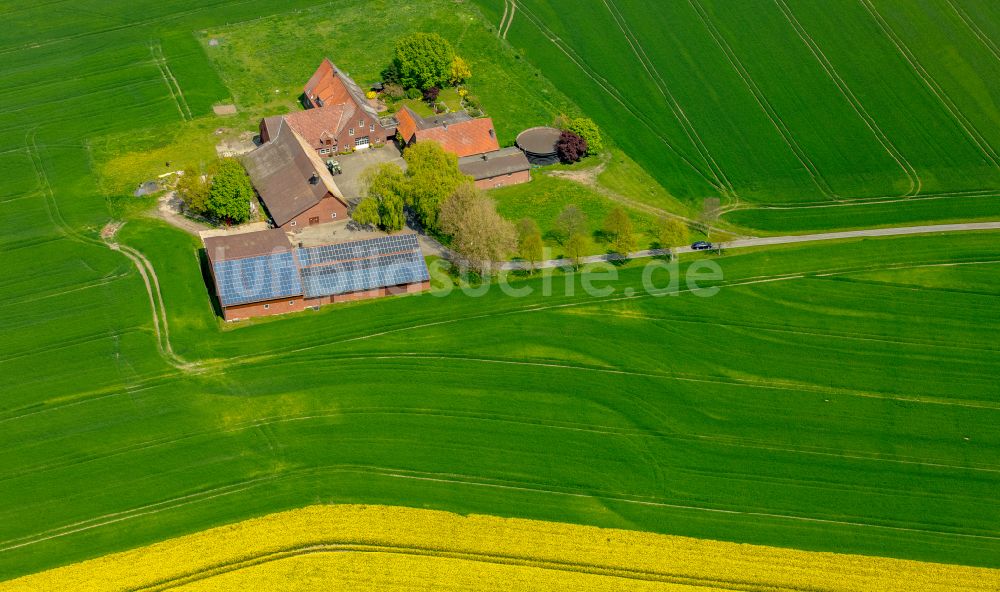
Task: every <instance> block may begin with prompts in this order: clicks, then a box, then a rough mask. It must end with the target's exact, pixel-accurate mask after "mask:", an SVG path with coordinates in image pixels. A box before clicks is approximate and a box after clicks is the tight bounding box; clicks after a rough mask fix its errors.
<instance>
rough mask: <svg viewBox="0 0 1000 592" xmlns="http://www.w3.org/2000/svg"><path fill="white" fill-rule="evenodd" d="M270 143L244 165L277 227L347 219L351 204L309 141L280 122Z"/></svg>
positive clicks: (286, 124) (244, 162)
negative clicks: (349, 204)
mask: <svg viewBox="0 0 1000 592" xmlns="http://www.w3.org/2000/svg"><path fill="white" fill-rule="evenodd" d="M272 131H273V135H272V136H270V137H269V141H268V142H267V143H265V144H263V145H261V146H259V147H258V148H257V149H256V150H254V151H252V152H250V153H248V154H247V155H246V156H244V157H243V164H244V166H245V167H246V169H247V172H248V173H249V174H250V180H251V181H253V186H254V188H255V189H256V190H257V194H258V195H259V196H260V199H261V201H262V202H264V207H265V208H266V209H267V213H268V214H269V215H270V216H271V219H272V220H274V224H275V226H277V227H279V228H283V229H287V230H294V229H296V228H301V227H303V226H312V225H316V224H322V223H325V222H334V221H338V220H346V219H347V201H346V200H345V199H344V196H343V194H342V193H341V192H340V189H339V188H338V187H337V184H336V183H335V182H334V180H333V175H331V174H330V171H329V169H328V168H327V167H326V165H325V164H324V163H323V161H322V160H321V159H320V157H319V155H318V154H317V153H316V151H315V150H313V149H312V147H310V146H309V145H308V143H307V142H306V140H305V139H304V138H303V137H302V136H300V135H299V134H298V133H296V132H295V130H294V129H292V127H291V126H290V125H288V123H286V122H285V121H278V122H277V123H276V124H275V126H274V129H273V130H272Z"/></svg>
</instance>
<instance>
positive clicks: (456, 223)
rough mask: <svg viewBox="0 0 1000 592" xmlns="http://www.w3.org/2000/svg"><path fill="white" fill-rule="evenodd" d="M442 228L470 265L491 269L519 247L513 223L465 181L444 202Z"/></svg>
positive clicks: (481, 269)
mask: <svg viewBox="0 0 1000 592" xmlns="http://www.w3.org/2000/svg"><path fill="white" fill-rule="evenodd" d="M440 220H441V230H442V231H443V232H445V233H447V234H449V235H451V237H452V246H453V247H454V248H455V250H456V251H458V253H459V254H460V255H462V257H464V258H465V259H466V261H468V262H469V264H470V265H472V266H473V267H475V268H476V269H478V270H479V271H480V272H481V273H483V274H486V273H489V272H490V270H491V269H492V267H493V262H494V261H502V260H504V259H506V258H507V257H508V256H509V255H510V253H511V252H513V251H514V249H515V248H516V247H517V233H516V231H515V230H514V225H513V224H511V223H510V222H509V221H508V220H505V219H504V218H503V217H502V216H500V214H498V213H497V210H496V204H495V203H494V201H493V200H492V199H490V198H488V197H486V196H485V195H483V193H482V192H481V191H480V190H478V189H476V186H475V185H474V184H472V183H471V182H469V183H464V184H462V185H460V186H459V187H458V188H456V189H455V191H454V193H452V194H451V196H449V197H448V199H446V200H445V201H444V203H442V204H441V217H440Z"/></svg>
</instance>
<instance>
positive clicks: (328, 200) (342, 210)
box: [282, 195, 349, 230]
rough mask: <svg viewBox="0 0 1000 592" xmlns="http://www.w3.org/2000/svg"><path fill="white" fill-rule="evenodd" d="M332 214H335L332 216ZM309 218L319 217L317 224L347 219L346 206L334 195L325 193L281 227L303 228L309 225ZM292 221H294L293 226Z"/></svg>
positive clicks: (290, 228) (287, 228)
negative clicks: (316, 202)
mask: <svg viewBox="0 0 1000 592" xmlns="http://www.w3.org/2000/svg"><path fill="white" fill-rule="evenodd" d="M333 214H337V216H336V217H334V216H333ZM309 218H319V224H326V223H327V222H338V221H341V220H348V219H349V217H348V216H347V206H345V205H344V203H343V202H342V201H340V200H339V199H337V198H336V197H333V196H332V195H327V196H326V197H324V198H323V199H322V200H320V202H319V203H318V204H316V205H314V206H313V207H311V208H309V209H308V210H306V211H304V212H302V213H301V214H299V215H298V216H296V217H294V218H292V219H291V220H289V221H288V222H286V223H285V224H284V226H282V228H284V229H285V230H297V229H299V228H305V227H306V226H309ZM292 222H295V225H294V226H293V225H292Z"/></svg>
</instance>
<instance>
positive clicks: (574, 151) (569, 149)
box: [556, 131, 587, 164]
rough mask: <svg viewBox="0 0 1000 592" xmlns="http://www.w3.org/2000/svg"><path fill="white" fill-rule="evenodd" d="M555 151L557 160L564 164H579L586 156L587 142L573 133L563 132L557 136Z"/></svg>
mask: <svg viewBox="0 0 1000 592" xmlns="http://www.w3.org/2000/svg"><path fill="white" fill-rule="evenodd" d="M556 151H557V152H558V153H559V160H561V161H563V162H564V163H566V164H569V163H573V162H579V160H580V159H581V158H583V157H584V156H586V155H587V141H586V140H584V139H583V138H581V137H580V136H578V135H576V134H574V133H573V132H570V131H564V132H562V133H561V134H559V143H558V144H556Z"/></svg>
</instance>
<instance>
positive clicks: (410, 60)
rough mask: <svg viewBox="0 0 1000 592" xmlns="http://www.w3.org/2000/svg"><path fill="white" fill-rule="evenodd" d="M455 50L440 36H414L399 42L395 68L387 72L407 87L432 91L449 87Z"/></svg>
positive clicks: (416, 34) (384, 73)
mask: <svg viewBox="0 0 1000 592" xmlns="http://www.w3.org/2000/svg"><path fill="white" fill-rule="evenodd" d="M454 59H455V50H454V49H452V47H451V43H448V40H446V39H445V38H444V37H442V36H440V35H438V34H437V33H413V34H410V35H407V36H405V37H401V38H399V39H398V40H397V41H396V47H395V54H394V57H393V65H392V66H390V67H389V68H387V69H386V71H385V72H383V77H385V75H386V74H389V75H395V76H396V77H397V79H396V80H392V81H391V82H398V83H400V84H402V85H403V86H404V87H406V88H420V89H425V88H430V87H432V86H442V85H444V84H447V82H448V80H449V79H450V78H451V65H452V61H453V60H454Z"/></svg>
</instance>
